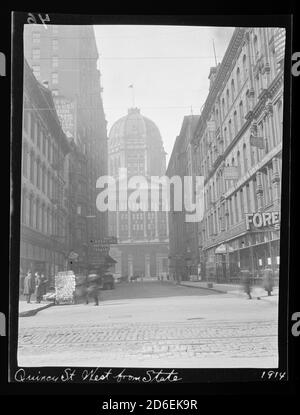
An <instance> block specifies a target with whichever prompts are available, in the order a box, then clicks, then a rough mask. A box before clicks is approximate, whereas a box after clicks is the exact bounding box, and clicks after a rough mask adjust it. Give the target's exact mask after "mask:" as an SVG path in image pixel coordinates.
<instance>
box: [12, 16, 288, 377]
mask: <svg viewBox="0 0 300 415" xmlns="http://www.w3.org/2000/svg"><path fill="white" fill-rule="evenodd" d="M286 41H287V38H286V29H285V28H284V27H274V26H273V25H272V26H271V25H270V26H253V27H246V26H242V27H239V26H237V27H233V26H228V24H225V25H224V26H222V25H209V26H204V25H198V26H197V25H194V26H192V25H181V26H179V25H164V24H78V25H75V24H68V22H67V19H66V22H65V24H55V22H52V21H51V16H50V17H49V16H48V15H46V14H43V15H38V14H35V15H32V16H29V17H28V20H27V22H26V24H24V30H23V51H24V56H23V68H19V69H20V71H23V89H22V90H19V91H18V94H22V102H23V104H22V143H21V169H20V170H21V171H20V177H21V186H20V189H21V194H20V206H19V209H20V240H19V244H20V255H19V276H18V278H17V280H18V283H19V284H18V286H17V285H14V287H15V288H14V289H15V291H14V292H12V293H11V294H12V295H13V296H14V297H15V298H18V340H17V342H18V345H17V362H18V366H19V367H22V368H31V367H34V368H43V367H90V368H93V367H95V368H96V367H101V368H105V367H108V368H120V367H122V368H169V369H172V368H187V369H194V368H196V369H202V368H203V369H208V368H209V369H210V368H211V369H231V368H233V369H243V368H248V369H249V368H250V369H255V368H260V369H265V370H267V369H270V368H278V367H279V319H280V307H279V282H280V280H281V279H287V274H286V273H282V272H279V271H280V269H281V268H280V264H281V249H280V247H281V237H280V235H281V199H282V197H285V192H288V189H286V190H285V189H283V188H282V181H283V167H282V164H283V163H282V161H283V157H282V154H283V149H284V146H285V142H284V125H283V118H284V117H283V113H284V112H283V110H284V107H285V105H288V104H287V103H286V102H284V74H285V67H284V66H285V65H284V63H285V48H286ZM12 122H13V120H12ZM281 294H282V295H283V293H281ZM281 310H282V309H281Z"/></svg>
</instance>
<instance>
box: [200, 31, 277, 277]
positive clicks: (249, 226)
mask: <svg viewBox="0 0 300 415" xmlns="http://www.w3.org/2000/svg"><path fill="white" fill-rule="evenodd" d="M284 41H285V33H284V29H276V28H237V29H236V30H235V31H234V34H233V36H232V38H231V41H230V44H229V46H228V48H227V50H226V53H225V55H224V58H223V60H222V62H221V63H220V64H219V65H218V66H217V67H215V68H212V69H211V71H210V75H209V79H210V90H209V94H208V97H207V99H206V102H205V105H204V107H203V110H202V113H201V116H200V119H199V122H198V125H197V128H196V130H195V134H194V138H193V149H194V152H195V154H196V157H195V159H196V168H195V169H196V173H197V174H199V175H203V176H204V180H205V181H204V184H205V185H204V200H205V206H204V212H205V213H204V219H203V221H202V222H201V223H200V224H199V225H198V239H199V247H200V255H199V256H200V263H201V265H202V267H201V269H202V278H204V279H211V280H215V281H220V282H221V281H234V280H236V279H238V277H239V274H240V270H241V269H247V270H249V271H250V272H251V273H252V275H253V277H259V276H260V275H261V271H262V270H263V269H264V268H265V267H269V268H272V270H273V271H274V273H275V274H276V275H278V269H279V262H280V253H279V245H280V199H281V171H282V168H281V165H282V135H283V129H282V120H283V70H284V68H283V62H284Z"/></svg>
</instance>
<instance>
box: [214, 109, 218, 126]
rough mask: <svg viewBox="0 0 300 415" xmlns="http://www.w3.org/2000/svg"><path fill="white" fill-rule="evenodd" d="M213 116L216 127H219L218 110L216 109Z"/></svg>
mask: <svg viewBox="0 0 300 415" xmlns="http://www.w3.org/2000/svg"><path fill="white" fill-rule="evenodd" d="M215 114H216V125H217V126H219V111H218V108H217V109H216V112H215Z"/></svg>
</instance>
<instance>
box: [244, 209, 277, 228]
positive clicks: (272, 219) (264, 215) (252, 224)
mask: <svg viewBox="0 0 300 415" xmlns="http://www.w3.org/2000/svg"><path fill="white" fill-rule="evenodd" d="M265 227H273V228H274V230H279V229H280V212H256V213H246V229H247V230H250V229H253V228H257V229H261V228H265Z"/></svg>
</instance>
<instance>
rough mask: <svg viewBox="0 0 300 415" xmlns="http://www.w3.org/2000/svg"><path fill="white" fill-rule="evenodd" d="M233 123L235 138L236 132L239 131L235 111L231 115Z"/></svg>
mask: <svg viewBox="0 0 300 415" xmlns="http://www.w3.org/2000/svg"><path fill="white" fill-rule="evenodd" d="M233 123H234V135H235V136H236V135H237V133H238V130H239V128H238V120H237V112H236V111H234V113H233Z"/></svg>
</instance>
